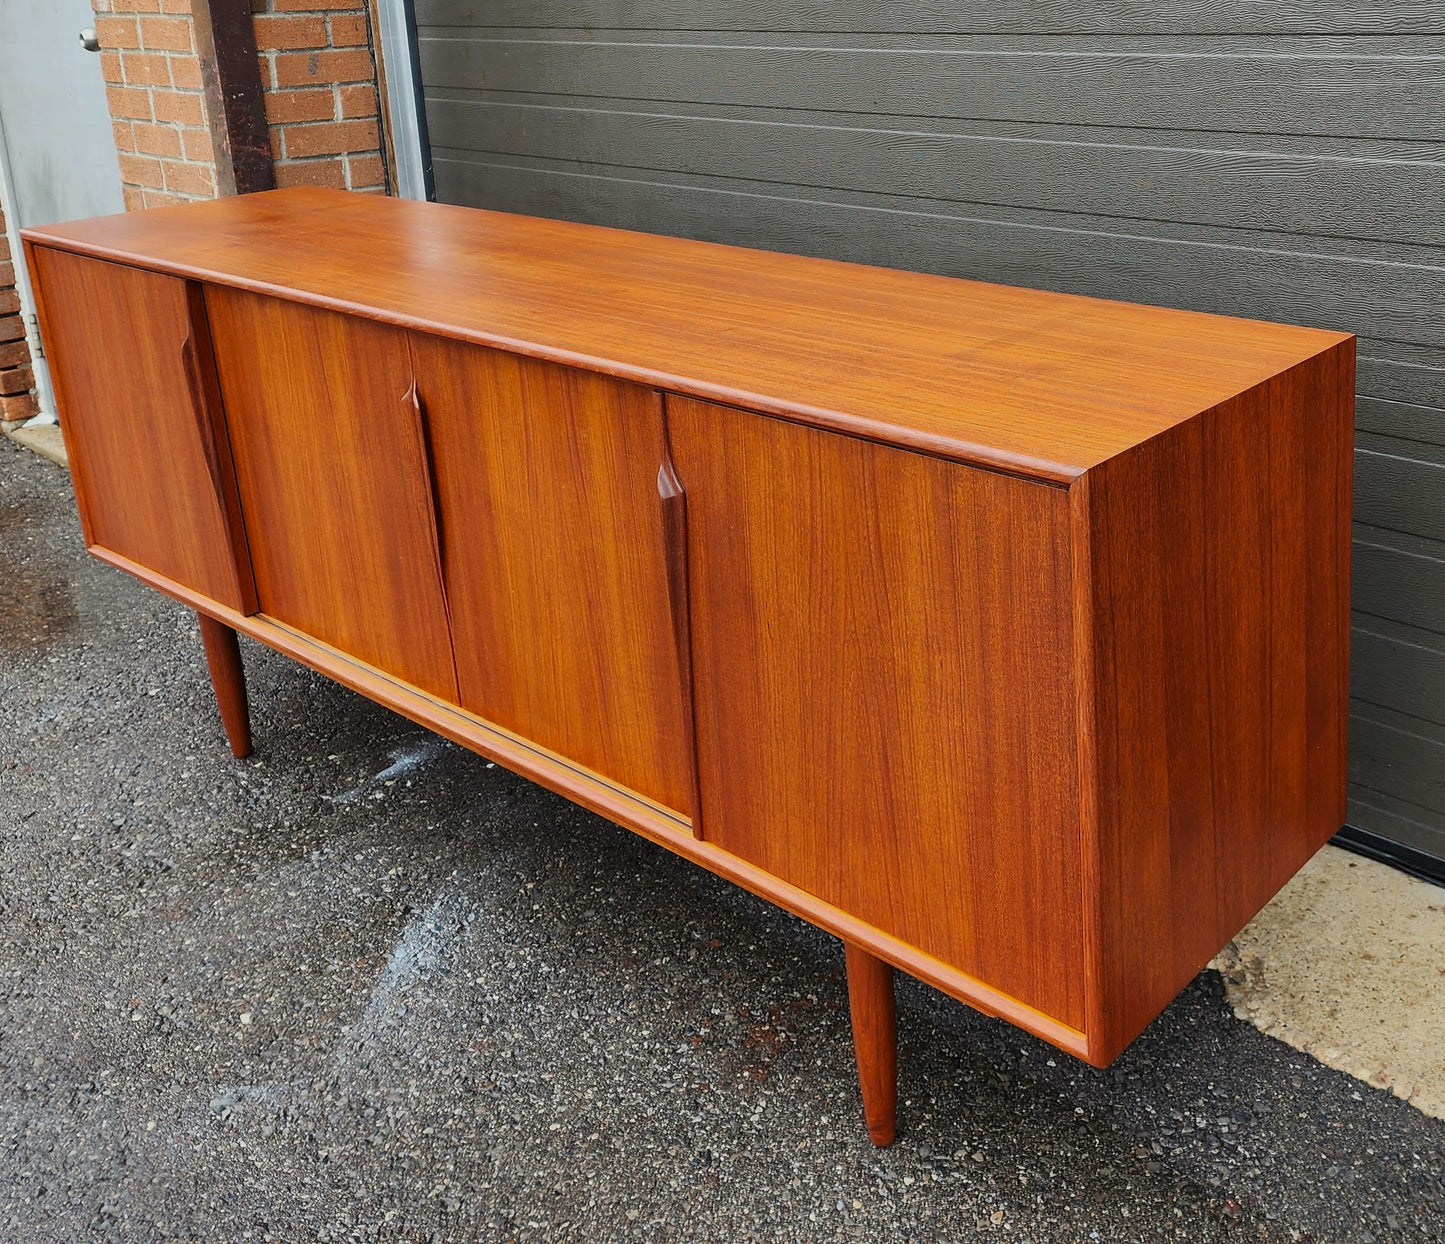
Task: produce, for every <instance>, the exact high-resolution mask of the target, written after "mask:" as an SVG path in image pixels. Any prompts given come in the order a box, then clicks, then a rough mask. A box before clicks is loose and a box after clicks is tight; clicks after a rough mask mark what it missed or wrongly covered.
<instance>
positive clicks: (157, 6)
mask: <svg viewBox="0 0 1445 1244" xmlns="http://www.w3.org/2000/svg"><path fill="white" fill-rule="evenodd" d="M110 7H111V8H112V9H113V10H114V11H115V12H117V13H159V12H160V11H161V0H110Z"/></svg>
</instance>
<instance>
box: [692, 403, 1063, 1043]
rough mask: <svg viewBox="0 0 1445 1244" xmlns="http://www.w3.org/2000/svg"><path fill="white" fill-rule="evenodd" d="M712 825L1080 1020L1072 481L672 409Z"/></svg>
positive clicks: (744, 848) (758, 419)
mask: <svg viewBox="0 0 1445 1244" xmlns="http://www.w3.org/2000/svg"><path fill="white" fill-rule="evenodd" d="M668 423H669V430H670V435H671V442H672V452H673V457H674V461H675V463H676V468H677V473H678V476H679V477H680V480H681V483H682V486H683V487H684V488H686V490H687V498H688V562H689V573H690V578H691V599H692V644H693V668H694V673H695V685H696V702H697V738H698V757H699V772H700V777H701V787H702V790H701V797H702V809H703V816H702V821H703V829H704V835H705V837H706V838H707V840H708V841H709V842H712V843H715V844H716V845H718V846H720V847H721V848H723V849H724V850H725V851H729V852H732V853H733V854H735V855H737V856H740V857H742V858H743V859H745V860H747V861H749V862H751V863H753V864H756V865H757V866H759V867H761V868H763V869H766V870H767V871H768V872H770V873H772V874H774V875H776V876H778V877H780V878H782V879H783V880H784V881H786V882H789V883H791V884H792V885H796V886H798V887H800V888H802V889H803V890H806V891H807V892H808V893H810V894H813V895H816V896H817V897H818V898H821V899H823V900H825V901H826V902H828V903H831V904H834V905H836V906H837V907H840V908H842V909H844V910H845V911H848V912H850V913H851V914H853V915H855V916H857V917H859V918H860V919H862V920H865V921H867V922H868V923H869V924H871V925H873V926H874V927H875V928H877V929H879V930H881V931H883V932H885V933H888V934H891V935H893V936H895V937H897V938H899V939H900V940H902V941H904V942H906V943H908V944H909V945H911V946H915V947H917V948H919V949H921V950H923V951H925V952H926V953H928V954H930V955H932V956H934V957H936V958H937V959H940V960H942V961H943V962H944V963H946V964H948V965H950V966H952V967H954V968H956V969H958V970H960V971H963V972H966V973H968V974H969V975H971V976H974V977H976V978H977V979H979V980H981V981H983V982H985V983H986V984H988V985H990V986H993V987H994V988H996V989H999V990H1001V991H1003V992H1004V993H1006V994H1008V995H1010V996H1011V997H1013V998H1016V999H1018V1000H1019V1001H1021V1002H1024V1003H1026V1004H1027V1005H1029V1006H1031V1007H1034V1008H1036V1009H1037V1010H1039V1011H1042V1012H1044V1013H1045V1014H1047V1015H1049V1016H1052V1017H1053V1018H1054V1019H1056V1020H1059V1021H1062V1022H1063V1023H1065V1024H1067V1025H1069V1026H1070V1027H1072V1028H1075V1029H1082V1028H1083V1026H1084V988H1083V977H1084V955H1083V903H1082V881H1081V876H1080V870H1081V860H1082V850H1081V842H1080V834H1079V825H1078V809H1077V804H1078V770H1077V759H1076V751H1075V700H1074V678H1073V636H1072V631H1073V617H1072V612H1071V579H1072V568H1071V564H1070V549H1071V545H1070V530H1069V498H1068V493H1067V492H1066V491H1065V490H1063V489H1059V488H1053V487H1047V486H1044V485H1039V484H1032V483H1027V482H1024V481H1022V480H1018V479H1015V478H1012V477H1010V476H1005V475H1001V474H996V473H992V472H987V471H978V470H974V469H971V468H968V467H963V466H959V465H957V464H954V463H949V462H944V461H942V460H939V459H935V458H930V457H927V456H924V455H920V454H916V453H912V452H909V451H906V450H902V449H896V448H891V447H887V446H883V445H878V444H875V443H872V442H867V441H862V440H856V439H854V438H851V437H846V436H840V435H838V434H836V433H831V432H823V431H819V430H816V429H810V428H805V427H802V426H800V425H797V424H791V423H786V422H783V421H780V420H777V419H772V418H767V417H764V416H760V415H755V414H749V413H746V412H742V411H738V410H734V409H730V408H726V407H722V406H716V405H712V404H709V403H705V402H699V401H695V400H691V399H686V398H674V397H669V398H668Z"/></svg>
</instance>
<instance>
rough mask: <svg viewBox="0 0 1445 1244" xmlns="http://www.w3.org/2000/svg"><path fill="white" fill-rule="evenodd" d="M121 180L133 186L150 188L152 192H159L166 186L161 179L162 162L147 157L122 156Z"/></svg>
mask: <svg viewBox="0 0 1445 1244" xmlns="http://www.w3.org/2000/svg"><path fill="white" fill-rule="evenodd" d="M120 179H121V181H124V182H129V183H130V184H131V185H132V186H148V187H150V188H151V189H152V190H159V189H160V188H161V187H162V186H163V185H165V182H164V180H163V179H162V177H161V162H160V161H159V160H152V159H150V158H149V157H147V156H133V155H125V154H124V153H122V154H121V156H120Z"/></svg>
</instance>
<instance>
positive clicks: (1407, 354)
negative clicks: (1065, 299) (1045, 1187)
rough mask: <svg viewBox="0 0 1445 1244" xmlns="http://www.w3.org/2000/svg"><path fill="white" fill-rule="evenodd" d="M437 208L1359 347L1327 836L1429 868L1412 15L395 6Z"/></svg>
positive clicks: (1439, 181)
mask: <svg viewBox="0 0 1445 1244" xmlns="http://www.w3.org/2000/svg"><path fill="white" fill-rule="evenodd" d="M416 11H417V21H418V28H419V33H420V43H419V50H420V59H421V66H422V81H423V88H424V94H425V98H426V114H427V122H428V127H429V130H430V135H431V140H432V154H433V159H434V169H435V175H436V187H437V197H438V198H440V199H443V200H445V201H450V202H459V203H470V204H474V205H477V206H482V207H493V208H498V209H502V210H509V211H520V212H531V213H536V214H539V215H547V216H557V217H563V218H567V219H574V220H587V221H593V222H596V223H600V224H610V225H618V226H622V227H625V228H635V229H644V230H650V231H653V232H659V233H672V234H679V235H682V236H688V237H698V238H706V239H710V240H714V241H723V242H732V243H737V244H741V245H749V246H760V247H766V248H769V249H774V250H787V251H796V252H799V253H805V254H817V255H827V256H830V257H834V258H840V259H851V260H855V261H858V262H864V263H877V264H883V265H886V266H892V267H901V268H910V269H916V270H921V271H929V272H941V273H946V274H949V275H954V276H965V277H975V278H978V279H983V280H993V281H1003V282H1007V283H1010V284H1017V285H1029V286H1035V287H1039V288H1047V289H1058V290H1067V291H1070V292H1075V293H1084V294H1092V295H1095V296H1100V297H1108V298H1122V299H1128V300H1132V301H1138V302H1147V303H1156V304H1160V305H1166V306H1180V307H1190V308H1194V309H1198V310H1204V311H1217V312H1222V313H1225V314H1233V315H1245V316H1253V317H1257V318H1260V319H1271V320H1284V321H1291V322H1296V323H1303V324H1313V325H1318V326H1322V327H1328V328H1342V329H1346V330H1349V331H1352V332H1355V333H1357V334H1358V335H1359V337H1360V358H1359V384H1358V388H1359V394H1360V398H1361V400H1360V403H1359V408H1358V415H1357V427H1358V433H1359V443H1358V447H1357V448H1358V453H1357V463H1356V518H1357V528H1356V546H1355V573H1354V602H1355V607H1356V612H1355V628H1354V640H1353V663H1352V688H1351V690H1352V697H1353V704H1354V714H1353V718H1352V730H1353V732H1354V733H1353V739H1354V742H1353V746H1352V752H1351V782H1352V785H1351V804H1350V808H1351V811H1350V815H1351V821H1352V823H1353V824H1356V825H1359V826H1361V827H1362V828H1366V829H1370V830H1373V831H1375V832H1377V833H1381V834H1384V835H1386V836H1388V837H1393V838H1396V839H1398V840H1399V841H1402V842H1407V843H1409V844H1410V845H1412V846H1415V847H1418V848H1420V849H1423V850H1427V851H1430V852H1432V853H1433V854H1436V855H1439V856H1441V857H1445V794H1442V790H1441V786H1442V782H1445V310H1442V308H1445V224H1442V220H1445V107H1442V106H1441V103H1440V101H1441V99H1442V98H1445V0H1428V2H1426V0H1417V2H1398V3H1397V2H1391V0H1383V2H1377V0H1163V2H1161V3H1156V4H1143V3H1139V2H1138V0H1101V2H1100V3H1092V4H1078V3H1075V2H1073V0H1070V2H1068V3H1064V2H1053V0H1044V2H1033V0H990V2H987V3H985V2H984V0H956V2H951V3H947V4H944V3H921V4H917V3H903V2H902V0H882V2H877V3H875V2H871V0H840V2H839V3H830V4H826V5H825V4H821V3H811V2H804V0H779V2H778V3H766V4H765V3H762V2H761V0H697V2H693V0H535V2H534V0H527V2H526V3H522V2H521V0H500V2H496V3H483V2H482V0H416Z"/></svg>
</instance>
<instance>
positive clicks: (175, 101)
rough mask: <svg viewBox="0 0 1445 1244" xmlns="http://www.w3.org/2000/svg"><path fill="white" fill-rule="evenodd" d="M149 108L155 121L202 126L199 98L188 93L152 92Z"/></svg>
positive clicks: (202, 115)
mask: <svg viewBox="0 0 1445 1244" xmlns="http://www.w3.org/2000/svg"><path fill="white" fill-rule="evenodd" d="M151 106H152V107H153V108H154V109H155V117H156V120H157V121H173V122H175V123H176V124H178V125H204V124H205V121H206V117H205V114H204V113H203V112H202V111H201V97H200V96H199V95H193V94H191V93H190V92H189V91H153V92H151Z"/></svg>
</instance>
